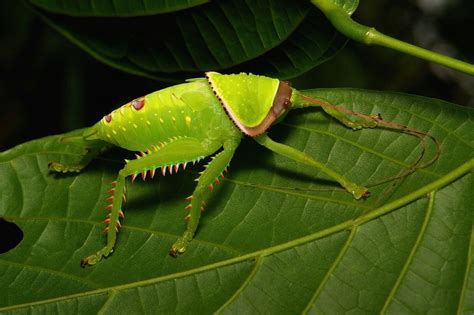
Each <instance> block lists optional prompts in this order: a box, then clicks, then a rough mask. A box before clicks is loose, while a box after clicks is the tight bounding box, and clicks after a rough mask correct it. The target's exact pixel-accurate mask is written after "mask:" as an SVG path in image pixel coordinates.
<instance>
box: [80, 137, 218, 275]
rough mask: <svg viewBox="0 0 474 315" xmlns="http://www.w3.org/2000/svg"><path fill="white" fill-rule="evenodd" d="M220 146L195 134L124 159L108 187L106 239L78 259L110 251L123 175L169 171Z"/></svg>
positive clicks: (96, 259) (92, 258)
mask: <svg viewBox="0 0 474 315" xmlns="http://www.w3.org/2000/svg"><path fill="white" fill-rule="evenodd" d="M221 146H222V144H221V143H219V142H209V141H207V142H206V141H202V140H198V139H194V138H177V139H173V140H171V141H170V142H168V143H166V144H164V145H163V146H161V147H159V148H158V147H154V148H152V149H150V150H148V151H147V152H148V153H143V155H142V156H137V159H135V160H130V161H127V164H126V165H125V167H124V168H123V169H121V170H120V171H119V174H118V176H117V179H116V181H115V182H114V183H113V187H112V189H111V190H110V192H111V193H113V196H112V197H110V198H109V199H108V200H109V201H111V204H110V205H108V206H107V210H110V214H108V215H107V218H106V219H105V221H104V223H105V224H107V227H106V228H105V232H106V233H107V243H106V245H105V246H104V247H103V248H102V249H100V250H99V251H97V252H96V253H94V254H92V255H90V256H88V257H86V258H84V259H83V260H82V261H81V266H83V267H85V266H87V265H94V264H96V263H98V262H99V261H100V260H102V258H103V257H107V256H109V255H110V254H111V253H112V252H113V250H114V246H115V242H116V239H117V233H118V231H119V228H120V227H121V223H120V218H121V217H122V218H123V212H122V203H123V200H124V195H125V178H126V177H128V176H131V178H132V180H134V179H135V177H136V176H137V175H138V174H141V176H142V178H143V179H145V177H146V176H147V174H148V173H149V174H150V177H153V176H154V175H155V169H157V168H161V169H162V173H165V172H166V170H169V171H170V172H172V170H173V169H174V167H175V166H176V165H179V164H182V163H186V162H190V161H195V160H199V159H201V158H203V157H205V156H208V155H210V154H212V153H214V152H216V151H217V150H219V148H220V147H221ZM175 171H176V169H175Z"/></svg>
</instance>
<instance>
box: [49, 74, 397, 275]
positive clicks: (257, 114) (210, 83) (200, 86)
mask: <svg viewBox="0 0 474 315" xmlns="http://www.w3.org/2000/svg"><path fill="white" fill-rule="evenodd" d="M310 106H319V107H321V108H322V109H323V110H324V111H325V112H326V113H328V114H329V115H331V116H333V117H334V118H336V119H337V120H339V121H340V122H342V123H343V124H344V125H346V126H348V127H350V128H352V129H360V128H364V127H369V128H373V127H376V126H378V125H389V124H390V123H386V122H385V121H384V120H382V118H381V117H380V115H377V116H366V115H362V114H358V113H354V112H351V111H349V110H347V109H342V108H339V107H337V106H334V105H331V104H329V103H328V102H326V101H324V100H316V99H313V98H310V97H307V96H305V95H303V94H302V93H300V92H299V91H297V90H295V89H294V88H292V87H291V85H290V84H289V83H288V82H286V81H280V80H278V79H272V78H268V77H264V76H258V75H253V74H245V73H241V74H230V75H223V74H219V73H217V72H207V73H206V76H205V78H199V79H191V80H188V81H187V82H186V83H183V84H179V85H175V86H172V87H169V88H166V89H163V90H159V91H156V92H153V93H151V94H148V95H146V96H144V97H141V98H138V99H135V100H133V101H131V102H129V103H127V104H125V105H123V106H122V107H119V108H118V109H116V110H114V111H112V112H111V113H110V114H108V115H106V116H104V118H103V119H101V120H100V121H99V122H98V123H96V124H95V125H93V126H92V127H90V128H87V129H86V130H85V131H84V133H83V134H82V136H79V137H73V138H66V139H64V141H65V142H74V143H76V144H79V145H81V146H83V147H84V148H85V152H86V153H84V155H83V156H82V158H81V161H80V162H79V163H78V164H75V165H65V164H61V163H56V162H52V163H50V164H49V168H50V170H52V171H56V172H78V171H80V170H82V169H83V168H84V167H85V166H86V165H87V164H88V163H89V162H90V161H91V160H92V159H93V158H94V157H95V156H96V155H98V154H99V153H101V152H103V151H105V150H106V149H108V148H110V147H111V146H113V145H115V146H119V147H122V148H125V149H127V150H131V151H139V152H140V155H138V154H137V155H136V157H137V158H136V159H134V160H125V161H126V165H125V166H124V167H123V168H122V169H121V170H120V171H119V172H118V176H117V179H116V180H115V181H114V182H113V183H112V188H111V189H110V190H109V192H110V193H111V197H110V198H109V199H108V201H109V202H110V204H109V205H108V206H107V209H108V210H110V212H109V213H108V215H107V218H106V219H105V221H104V223H105V224H106V225H107V226H106V228H105V232H106V234H107V244H106V246H105V247H103V248H102V249H101V250H99V251H98V252H96V253H95V254H93V255H91V256H88V257H86V258H85V259H83V260H82V261H81V266H86V265H94V264H96V263H97V262H99V261H100V260H101V259H102V258H103V257H107V256H109V255H110V254H111V253H112V252H113V250H114V245H115V242H116V238H117V233H118V231H119V229H120V226H121V223H120V221H121V219H122V218H123V217H124V216H123V212H122V203H123V201H124V200H125V191H126V190H125V179H126V178H127V177H129V176H130V177H131V179H132V181H133V180H134V179H135V177H137V176H138V175H141V177H142V178H143V179H145V178H146V177H147V176H150V177H153V176H154V175H155V170H157V169H159V171H160V172H161V173H162V174H163V175H165V174H166V173H167V172H168V173H170V174H172V173H173V172H174V173H176V172H177V171H178V170H179V168H180V167H181V168H182V169H185V168H186V165H187V163H189V162H195V161H199V160H201V159H203V158H205V157H207V156H210V155H213V154H215V153H216V152H218V151H219V152H218V153H217V154H215V155H214V156H212V160H211V162H210V163H209V164H208V165H207V166H206V168H205V170H204V171H203V172H202V173H201V175H200V176H199V178H198V179H197V185H196V188H195V190H194V192H193V193H192V195H191V196H189V197H188V198H187V200H188V201H189V205H187V206H186V209H189V215H188V216H187V217H186V219H187V220H188V223H187V228H186V230H185V232H184V234H183V235H182V236H181V237H180V238H178V240H177V241H176V242H175V243H174V244H173V246H172V248H171V250H170V252H169V253H170V255H171V256H173V257H176V255H177V254H178V253H183V252H184V251H185V250H186V247H187V246H188V243H189V242H190V241H191V240H192V239H193V237H194V234H195V232H196V229H197V227H198V224H199V219H200V216H201V211H202V210H203V207H204V201H205V199H206V195H207V194H208V193H209V190H211V191H212V190H213V184H214V182H215V181H218V180H219V178H220V177H223V173H224V172H225V171H226V168H227V167H228V165H229V163H230V161H231V160H232V156H233V155H234V152H235V150H236V149H237V147H238V146H239V143H240V141H241V139H242V137H243V135H248V136H250V137H253V138H254V139H255V141H257V142H258V143H259V144H261V145H263V146H265V147H267V148H268V149H270V150H272V151H273V152H275V153H278V154H281V155H283V156H285V157H287V158H289V159H293V160H295V161H297V162H299V163H303V164H306V165H308V166H310V167H313V168H317V169H319V170H321V171H323V172H324V173H326V174H327V175H328V176H330V177H331V178H333V179H334V180H335V181H337V182H338V183H339V184H340V185H341V186H343V187H344V188H345V190H347V191H348V192H349V193H351V194H352V195H353V196H354V198H355V199H360V198H364V197H367V196H368V194H369V193H368V190H367V188H365V187H363V186H360V185H357V184H355V183H353V182H351V181H350V180H348V179H346V178H345V177H344V176H342V175H340V174H338V173H337V172H335V171H334V170H331V169H330V168H328V167H326V166H325V165H324V164H322V163H321V162H318V161H316V160H314V159H313V158H311V157H310V156H308V155H306V154H305V153H303V152H300V151H298V150H296V149H294V148H292V147H290V146H287V145H284V144H281V143H278V142H275V141H273V140H272V139H270V137H269V136H268V135H267V134H266V131H267V129H268V128H269V127H270V126H271V125H272V124H275V123H278V122H279V121H281V120H282V119H283V118H284V117H285V115H286V114H287V113H288V112H289V111H290V110H291V109H296V108H305V107H310ZM390 127H393V125H390ZM400 129H401V128H400Z"/></svg>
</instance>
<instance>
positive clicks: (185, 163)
mask: <svg viewBox="0 0 474 315" xmlns="http://www.w3.org/2000/svg"><path fill="white" fill-rule="evenodd" d="M186 165H188V162H184V163H183V171H184V170H185V169H186Z"/></svg>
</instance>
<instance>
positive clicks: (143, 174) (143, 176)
mask: <svg viewBox="0 0 474 315" xmlns="http://www.w3.org/2000/svg"><path fill="white" fill-rule="evenodd" d="M145 179H146V170H145V171H143V172H142V180H145Z"/></svg>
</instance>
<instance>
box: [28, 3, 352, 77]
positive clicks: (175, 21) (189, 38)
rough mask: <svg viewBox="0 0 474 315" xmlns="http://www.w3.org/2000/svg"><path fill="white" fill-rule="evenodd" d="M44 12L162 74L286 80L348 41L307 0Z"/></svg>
mask: <svg viewBox="0 0 474 315" xmlns="http://www.w3.org/2000/svg"><path fill="white" fill-rule="evenodd" d="M37 12H38V13H39V14H40V15H41V16H42V17H43V18H44V20H45V21H46V22H47V23H48V24H50V25H51V26H52V27H53V28H55V29H56V30H57V31H59V32H60V33H62V34H63V35H64V36H65V37H67V38H69V39H70V40H71V41H73V42H74V43H75V44H77V45H78V46H79V47H81V48H82V49H84V50H85V51H87V52H88V53H90V54H91V55H92V56H94V57H95V58H97V59H98V60H100V61H102V62H104V63H106V64H108V65H110V66H113V67H116V68H118V69H121V70H123V71H127V72H129V73H133V74H137V75H142V76H146V77H149V78H153V79H161V80H171V81H173V80H181V79H184V78H188V77H193V76H198V75H201V73H202V72H203V71H207V70H210V69H212V70H223V69H230V68H231V70H229V71H231V72H234V71H235V70H236V69H237V68H238V69H242V70H245V71H253V72H258V73H260V74H267V75H273V76H279V77H280V78H285V79H286V78H290V77H294V76H296V75H299V74H301V73H303V72H305V71H308V70H310V69H311V68H313V67H315V66H316V65H318V64H320V63H322V62H324V61H325V60H327V59H328V58H330V57H332V56H333V55H334V54H335V53H336V52H337V51H338V50H339V49H340V48H341V47H343V45H344V43H345V37H343V36H342V35H339V34H338V33H337V32H336V31H335V30H334V28H333V27H332V26H331V25H330V23H329V22H328V21H327V19H326V18H325V17H324V16H323V14H322V13H321V12H319V11H318V10H317V9H315V8H312V7H311V6H310V5H309V3H306V2H303V1H291V0H258V1H241V0H224V1H216V2H212V3H208V4H205V5H201V6H198V7H196V8H191V9H188V10H182V11H180V12H176V13H172V14H161V15H154V16H142V17H135V18H80V17H72V16H67V15H58V14H52V13H47V12H44V11H40V10H37ZM308 12H311V14H308Z"/></svg>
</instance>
